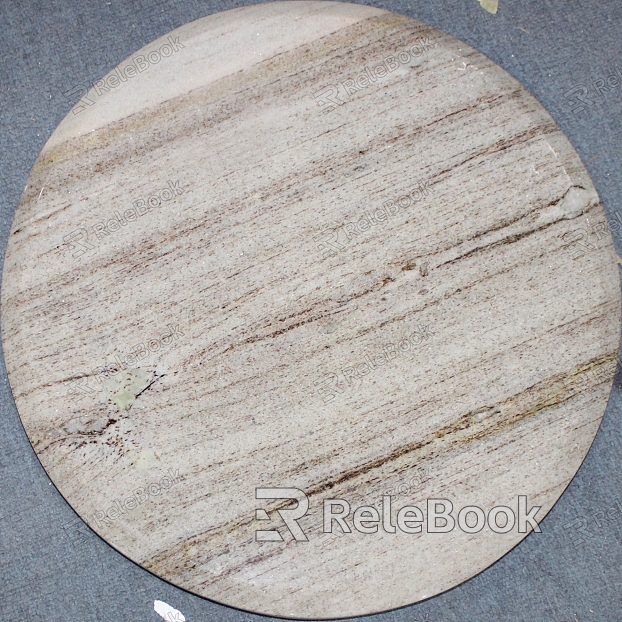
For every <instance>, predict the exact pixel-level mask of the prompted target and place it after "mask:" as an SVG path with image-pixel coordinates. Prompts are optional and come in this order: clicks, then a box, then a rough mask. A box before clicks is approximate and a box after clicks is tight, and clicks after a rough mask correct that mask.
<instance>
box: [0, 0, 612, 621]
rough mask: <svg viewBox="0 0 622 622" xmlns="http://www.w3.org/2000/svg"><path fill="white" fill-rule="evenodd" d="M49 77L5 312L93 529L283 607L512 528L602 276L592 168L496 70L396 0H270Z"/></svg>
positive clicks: (602, 363)
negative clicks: (45, 130)
mask: <svg viewBox="0 0 622 622" xmlns="http://www.w3.org/2000/svg"><path fill="white" fill-rule="evenodd" d="M74 97H75V98H76V104H75V107H74V108H73V109H72V111H71V112H70V113H69V114H68V116H67V117H66V119H65V120H64V121H63V122H62V123H61V125H60V126H59V127H58V129H57V130H56V132H55V133H54V134H53V135H52V137H51V138H50V140H49V141H48V143H47V144H46V146H45V148H44V149H43V151H42V153H41V155H40V157H39V159H38V160H37V162H36V164H35V166H34V168H33V170H32V173H31V175H30V178H29V180H28V185H27V187H26V189H25V191H24V194H23V196H22V199H21V202H20V205H19V208H18V210H17V213H16V216H15V221H14V224H13V228H12V231H11V236H10V240H9V245H8V250H7V256H6V263H5V271H4V276H3V289H2V315H3V318H2V319H3V342H4V352H5V357H6V362H7V368H8V372H9V378H10V382H11V387H12V389H13V394H14V396H15V402H16V404H17V408H18V410H19V413H20V416H21V418H22V421H23V423H24V427H25V429H26V431H27V433H28V436H29V438H30V440H31V442H32V445H33V447H34V449H35V451H36V452H37V455H38V456H39V458H40V460H41V462H42V464H43V466H44V467H45V469H46V470H47V472H48V473H49V475H50V477H51V478H52V480H53V481H54V483H55V484H56V486H57V487H58V489H59V490H60V491H61V493H62V494H63V495H64V496H65V498H66V499H67V500H68V501H69V503H70V504H71V505H72V507H73V508H75V510H76V511H77V512H78V513H79V514H80V516H81V517H82V518H83V519H84V520H85V521H86V522H87V523H88V524H89V525H90V526H91V527H92V528H93V529H94V530H95V531H96V532H97V533H98V534H100V535H101V537H102V538H104V539H105V540H106V541H107V542H109V543H110V544H111V545H112V546H114V547H115V548H116V549H118V550H119V551H121V552H122V553H124V554H125V555H127V556H128V557H129V558H130V559H132V560H134V561H135V562H137V563H138V564H140V565H141V566H143V567H144V568H146V569H148V570H150V571H152V572H154V573H155V574H157V575H159V576H160V577H163V578H164V579H167V580H168V581H171V582H172V583H174V584H175V585H178V586H180V587H182V588H185V589H187V590H190V591H192V592H194V593H196V594H199V595H201V596H205V597H208V598H211V599H214V600H216V601H218V602H221V603H225V604H227V605H232V606H235V607H240V608H242V609H245V610H251V611H255V612H259V613H263V614H270V615H276V616H284V617H295V618H305V619H312V618H333V617H344V616H356V615H362V614H368V613H373V612H378V611H383V610H387V609H391V608H394V607H399V606H403V605H407V604H409V603H414V602H416V601H419V600H421V599H424V598H427V597H430V596H433V595H435V594H438V593H439V592H442V591H444V590H447V589H449V588H451V587H453V586H455V585H457V584H459V583H460V582H462V581H464V580H466V579H468V578H469V577H472V576H473V575H475V574H476V573H478V572H480V571H481V570H483V569H484V568H486V567H487V566H489V565H490V564H492V563H493V562H494V561H496V560H497V559H499V558H500V557H501V556H502V555H504V554H505V553H506V552H507V551H509V550H510V549H511V548H512V547H514V546H515V545H516V544H517V543H518V542H520V540H521V539H522V538H524V537H525V536H526V535H527V533H529V532H531V531H532V530H539V529H540V527H539V521H541V520H542V518H543V517H544V516H545V515H546V513H547V512H548V511H549V510H550V508H551V507H552V505H553V504H554V503H555V501H556V500H557V499H558V498H559V496H560V495H561V494H562V492H563V490H564V489H565V487H566V486H567V485H568V483H569V482H570V480H571V479H572V477H573V475H574V474H575V472H576V471H577V469H578V468H579V466H580V464H581V462H582V460H583V458H584V457H585V454H586V452H587V450H588V448H589V446H590V444H591V442H592V440H593V438H594V435H595V434H596V431H597V429H598V426H599V423H600V420H601V418H602V415H603V412H604V409H605V405H606V402H607V397H608V394H609V390H610V388H611V383H612V378H613V373H614V370H615V365H616V352H617V347H618V341H619V309H620V294H619V287H618V274H617V267H616V262H615V256H614V254H613V247H612V242H611V238H610V235H609V233H608V230H607V228H606V221H605V216H604V213H603V209H602V207H601V205H600V203H599V199H598V196H597V194H596V191H595V189H594V187H593V185H592V183H591V182H590V179H589V178H588V175H587V173H586V171H585V169H584V167H583V166H582V164H581V162H580V160H579V158H578V156H577V154H576V153H575V151H574V150H573V149H572V147H571V146H570V144H569V143H568V141H567V140H566V138H565V137H564V136H563V135H562V133H561V131H560V129H559V128H558V127H557V125H556V124H555V123H554V122H553V120H552V119H551V117H550V116H549V115H548V114H547V113H546V112H545V111H544V110H543V109H542V107H541V106H540V105H539V104H538V103H537V102H536V101H535V100H534V98H533V97H531V96H530V95H529V94H528V93H527V92H526V91H525V90H524V89H523V88H522V87H521V86H520V85H519V84H518V83H517V82H516V81H515V80H514V79H513V78H511V77H510V76H509V75H508V74H507V73H505V72H504V71H503V70H502V69H500V68H499V67H498V66H496V65H495V64H493V63H492V62H491V61H490V60H489V59H487V58H486V57H484V56H483V55H482V54H480V53H478V52H476V51H475V50H473V49H472V48H470V47H468V46H466V45H465V44H463V43H461V42H460V41H457V40H456V39H453V38H452V37H450V36H448V35H446V34H444V33H442V32H439V31H438V30H435V29H433V28H431V27H429V26H427V25H425V24H422V23H420V22H416V21H413V20H411V19H407V18H405V17H402V16H399V15H395V14H392V13H388V12H386V11H382V10H378V9H375V8H370V7H366V6H358V5H353V4H343V3H332V2H284V3H271V4H263V5H258V6H252V7H247V8H242V9H236V10H233V11H227V12H225V13H220V14H217V15H212V16H210V17H206V18H204V19H200V20H198V21H196V22H193V23H191V24H188V25H186V26H184V27H182V28H180V29H178V30H177V31H175V32H173V33H171V34H170V35H167V36H165V37H162V38H161V39H159V40H158V41H155V42H154V43H152V44H150V45H148V46H147V47H145V48H144V49H143V50H141V51H140V52H137V53H136V54H135V55H133V56H132V57H130V58H128V59H127V60H126V61H124V62H123V63H121V64H120V65H119V67H118V68H116V69H115V70H114V71H112V72H111V73H110V74H108V75H107V76H106V77H105V78H103V79H102V80H100V81H98V82H97V83H96V84H95V85H93V87H92V88H91V89H89V90H88V92H87V89H81V88H78V89H77V90H75V92H74ZM78 98H80V99H79V101H78ZM273 489H281V490H273ZM282 489H286V490H282ZM294 499H296V500H294ZM432 499H443V500H446V501H443V502H430V500H432ZM330 500H343V502H341V501H334V502H332V504H331V503H330ZM389 503H390V504H391V505H390V508H389ZM307 504H308V507H307ZM325 506H326V510H324V508H325ZM469 506H472V507H470V510H469ZM499 506H503V507H504V508H505V509H503V508H502V509H494V508H498V507H499ZM361 507H367V509H363V510H360V509H359V508H361ZM414 507H416V508H418V509H413V508H414ZM465 507H466V508H467V510H463V508H465ZM348 508H349V512H348ZM404 508H406V509H404ZM408 508H411V509H408ZM538 508H539V509H538ZM443 509H446V510H448V511H450V516H451V518H448V519H447V520H444V519H442V518H441V517H434V516H433V512H434V511H436V512H437V513H438V512H440V513H442V512H441V511H442V510H443ZM287 510H290V511H289V512H288V511H287ZM305 510H307V511H306V513H305ZM330 512H332V513H333V514H336V515H338V516H341V514H343V515H344V516H345V518H343V519H342V521H343V522H340V521H339V520H330V516H329V513H330ZM419 512H420V513H419ZM303 514H304V515H303ZM299 515H302V516H301V518H298V519H296V517H297V516H299ZM327 518H328V521H327V525H326V527H327V529H326V531H324V523H325V521H326V519H327ZM481 520H483V521H484V522H483V523H482V522H481ZM452 521H453V524H452ZM444 526H447V528H446V529H443V527H444ZM452 526H453V529H448V528H451V527H452ZM328 528H332V533H331V532H330V531H329V529H328ZM417 528H419V530H418V529H417ZM532 537H539V536H538V534H533V536H532Z"/></svg>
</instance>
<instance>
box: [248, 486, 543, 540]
mask: <svg viewBox="0 0 622 622" xmlns="http://www.w3.org/2000/svg"><path fill="white" fill-rule="evenodd" d="M255 498H256V499H292V500H294V501H297V502H298V505H297V507H295V508H293V509H288V510H280V509H279V510H277V512H278V514H279V516H280V517H281V519H282V520H283V522H284V523H285V526H286V527H287V529H288V530H289V532H290V534H291V535H292V537H293V538H294V540H296V541H298V542H308V541H309V538H308V537H307V535H306V534H305V532H304V531H303V530H302V527H301V526H300V525H299V524H298V521H299V520H300V519H301V518H302V517H303V516H305V515H306V513H307V512H308V510H309V497H307V495H306V494H305V493H304V492H303V491H302V490H300V489H299V488H257V489H255ZM391 504H392V499H391V496H390V495H383V496H382V506H381V509H380V511H378V509H377V508H376V507H374V506H373V505H363V506H361V507H359V508H357V509H356V510H354V512H352V511H351V508H350V504H349V503H348V502H347V501H346V500H345V499H325V500H324V507H323V517H324V525H323V532H324V533H333V527H334V526H335V524H336V525H337V526H338V528H339V529H340V530H341V531H342V532H343V533H344V534H348V533H352V528H354V530H355V531H357V532H359V533H363V534H374V533H378V532H379V531H381V530H382V531H384V532H386V533H396V532H397V531H401V532H403V533H407V534H418V533H423V531H424V529H423V525H424V524H425V532H426V533H449V532H450V531H453V530H454V529H455V528H456V525H457V526H458V527H459V529H461V530H462V531H463V532H465V533H469V534H473V533H479V532H480V531H482V529H484V527H485V526H486V525H488V529H490V530H491V531H493V532H494V533H498V534H504V533H508V532H510V531H512V530H513V529H514V528H515V527H516V528H517V529H518V533H527V525H528V524H529V525H530V526H531V528H532V529H533V531H535V532H536V533H541V531H540V527H539V525H538V523H537V521H536V514H537V513H538V511H539V510H540V508H541V506H539V505H535V506H533V507H532V508H531V509H530V510H529V511H527V497H526V496H525V495H519V496H518V499H517V511H516V512H515V511H514V508H511V507H509V506H506V505H497V506H495V507H493V508H491V509H490V510H489V511H488V512H485V511H484V510H483V509H482V508H480V507H478V506H476V505H467V506H464V507H463V508H461V509H460V511H459V512H458V514H457V516H454V514H453V512H454V505H453V503H452V502H451V501H450V500H449V499H428V500H427V503H426V514H425V515H424V513H423V511H422V510H421V509H420V508H419V507H417V506H416V505H406V506H404V507H402V508H400V509H399V511H398V512H397V514H396V517H395V519H394V518H393V515H394V512H393V509H392V507H391ZM350 514H352V517H351V518H349V517H350ZM255 519H256V520H260V521H268V520H271V519H270V516H269V515H268V513H267V512H266V511H265V510H264V509H261V508H259V509H257V510H256V511H255ZM348 519H349V522H348ZM255 539H256V540H257V542H282V541H283V536H282V535H281V533H280V532H279V531H277V530H276V529H270V530H256V532H255Z"/></svg>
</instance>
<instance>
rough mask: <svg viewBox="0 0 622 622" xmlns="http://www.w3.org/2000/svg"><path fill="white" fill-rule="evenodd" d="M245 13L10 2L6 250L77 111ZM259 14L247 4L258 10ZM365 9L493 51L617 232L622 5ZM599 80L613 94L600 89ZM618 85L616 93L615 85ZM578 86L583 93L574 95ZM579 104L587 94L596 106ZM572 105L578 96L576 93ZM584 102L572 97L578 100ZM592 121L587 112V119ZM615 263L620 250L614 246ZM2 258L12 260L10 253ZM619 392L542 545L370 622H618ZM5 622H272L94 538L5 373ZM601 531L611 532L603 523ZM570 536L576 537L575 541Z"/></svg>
mask: <svg viewBox="0 0 622 622" xmlns="http://www.w3.org/2000/svg"><path fill="white" fill-rule="evenodd" d="M244 4H247V3H246V2H233V1H232V2H226V1H221V2H219V1H209V0H156V1H155V2H150V1H148V0H125V1H123V0H111V1H106V0H96V1H93V0H88V1H79V0H63V1H61V0H47V1H46V2H43V1H41V0H31V1H29V2H27V1H26V0H17V1H15V0H0V18H1V21H2V24H3V36H2V46H1V50H2V60H1V62H0V118H1V119H2V132H1V134H0V162H1V170H2V176H1V178H0V244H1V245H2V248H3V249H5V248H6V243H7V239H8V235H9V230H10V225H11V221H12V218H13V214H14V211H15V208H16V206H17V204H18V202H19V198H20V194H21V192H22V190H23V189H24V186H25V184H26V180H27V178H28V174H29V171H30V169H31V167H32V166H33V164H34V162H35V160H36V158H37V156H38V154H39V152H40V150H41V148H42V147H43V145H44V144H45V142H46V140H47V139H48V138H49V136H50V134H51V133H52V132H53V131H54V129H55V128H56V126H57V125H58V123H60V121H61V120H62V119H63V117H64V116H65V115H66V114H67V113H68V112H69V111H70V108H71V104H72V103H73V102H71V101H68V100H67V98H66V97H65V96H64V95H63V93H66V92H67V91H68V90H70V89H72V88H73V87H75V86H78V85H81V84H83V85H89V84H92V83H93V82H94V81H95V80H97V79H99V78H100V77H101V76H103V75H105V74H106V73H107V72H108V71H109V70H110V69H112V68H113V67H114V66H115V65H117V64H118V63H119V62H120V61H122V60H123V59H125V58H126V57H127V56H129V55H130V54H131V53H133V52H135V51H136V50H138V49H139V48H141V47H142V46H144V45H146V44H147V43H149V42H150V41H152V40H154V39H156V38H157V37H160V36H161V35H163V34H165V33H166V32H168V31H169V30H171V29H173V28H176V27H178V26H181V25H182V24H184V23H186V22H189V21H192V20H194V19H197V18H199V17H203V16H205V15H209V14H212V13H216V12H219V11H223V10H226V9H231V8H235V7H238V6H243V5H244ZM249 4H250V3H249ZM368 4H370V5H373V6H377V7H381V8H385V9H389V10H393V11H396V12H398V13H402V14H404V15H408V16H410V17H414V18H416V19H419V20H422V21H424V22H427V23H429V24H431V25H433V26H435V27H437V28H440V29H441V30H443V31H445V32H447V33H449V34H452V35H454V36H455V37H458V38H459V39H461V40H463V41H465V42H466V43H468V44H469V45H471V46H473V47H475V48H476V49H478V50H479V51H481V52H483V53H484V54H486V55H487V56H489V57H490V58H491V59H493V60H494V61H495V62H497V63H498V64H499V65H501V66H502V67H503V68H504V69H506V70H507V71H508V72H509V73H510V74H512V75H513V76H514V77H515V78H516V79H517V80H519V81H520V82H521V83H522V84H523V85H524V86H525V87H526V88H527V89H528V90H529V91H530V92H531V93H532V94H533V95H534V96H535V97H536V98H537V99H538V100H539V101H540V102H541V103H542V104H543V105H544V107H545V108H546V109H547V110H548V111H549V113H550V114H551V115H552V116H553V118H554V119H555V120H556V121H557V123H558V124H559V125H560V127H561V128H562V129H563V131H564V132H565V133H566V135H567V136H568V138H569V139H570V141H571V143H572V144H573V145H574V147H575V148H576V150H577V151H578V153H579V155H580V156H581V158H582V159H583V162H584V163H585V164H586V166H587V169H588V171H589V173H590V175H591V177H592V180H593V182H594V184H595V186H596V188H597V190H598V192H599V194H600V197H601V199H602V201H603V204H604V206H605V209H606V211H607V214H608V217H609V218H611V217H613V215H614V213H615V212H616V211H618V210H620V213H621V217H622V204H621V198H622V167H621V166H620V163H621V156H622V84H619V85H618V86H610V87H609V89H608V90H607V91H605V90H602V89H601V90H600V92H598V90H597V89H596V88H595V86H594V84H593V83H594V82H596V83H597V85H599V84H604V85H606V82H607V78H608V77H609V76H610V75H612V74H614V72H615V69H616V67H617V66H618V65H622V37H621V36H620V33H621V26H622V2H620V1H619V0H603V1H602V2H594V1H590V0H566V1H565V2H562V1H561V0H557V1H555V0H522V1H518V0H499V4H500V7H499V11H498V13H497V14H496V15H491V14H490V13H487V12H486V11H484V10H483V9H482V8H481V7H480V5H479V3H478V1H477V0H426V1H425V2H423V1H420V0H410V1H408V0H395V1H388V0H387V1H382V2H369V3H368ZM599 80H604V82H603V83H600V82H598V81H599ZM613 82H614V81H612V83H611V84H613ZM577 87H578V88H577ZM581 87H585V89H587V95H586V96H584V97H583V99H584V100H585V102H584V103H583V104H582V103H581V101H580V100H578V99H577V98H576V94H579V95H581V94H583V93H585V89H583V88H581ZM569 91H570V93H569ZM573 92H574V95H573ZM579 108H582V110H578V109H579ZM614 238H615V242H616V247H617V249H618V254H619V255H622V240H621V239H620V234H619V233H614ZM2 256H4V252H3V253H2ZM620 380H621V378H620V377H619V376H618V377H617V378H616V382H615V384H614V387H613V391H612V394H611V398H610V401H609V405H608V407H607V412H606V414H605V418H604V421H603V423H602V426H601V428H600V431H599V432H598V435H597V437H596V440H595V442H594V444H593V446H592V449H591V450H590V452H589V454H588V456H587V459H586V460H585V462H584V464H583V466H582V467H581V469H580V471H579V473H578V474H577V476H576V477H575V478H574V480H573V481H572V483H571V484H570V486H569V487H568V489H567V490H566V492H565V493H564V494H563V496H562V497H561V499H560V500H559V502H558V503H557V505H556V506H555V507H554V508H553V510H552V511H551V512H550V514H549V515H548V516H547V518H546V519H545V520H544V521H543V523H542V525H541V527H542V533H541V534H531V535H530V536H529V537H528V538H526V540H524V541H523V542H522V543H521V544H520V545H519V546H517V547H516V548H515V549H514V550H512V551H511V552H510V553H508V554H507V555H506V556H505V557H504V558H502V559H501V560H499V561H498V562H497V563H496V564H494V565H493V566H491V567H490V568H488V569H487V570H486V571H484V572H482V573H481V574H479V575H477V576H476V577H474V578H473V579H471V580H470V581H467V582H466V583H464V584H462V585H460V586H458V587H456V588H454V589H453V590H450V591H449V592H446V593H444V594H441V595H439V596H437V597H435V598H432V599H430V600H427V601H425V602H422V603H419V604H417V605H414V606H412V607H407V608H403V609H399V610H396V611H391V612H388V613H384V614H379V615H376V616H370V617H369V619H370V620H371V619H372V618H373V620H374V622H375V621H376V620H377V621H378V622H380V621H382V622H385V621H386V622H389V621H391V622H417V621H419V622H424V621H426V622H496V621H505V620H508V621H510V620H511V621H512V622H521V621H524V622H540V621H542V622H545V621H546V622H587V621H596V620H599V621H603V622H616V621H622V513H618V515H617V517H615V518H611V517H612V516H614V515H615V512H610V513H608V510H609V509H610V508H612V507H615V504H616V501H617V502H618V503H622V490H621V484H622V469H621V468H620V465H621V463H622V461H621V458H622V426H621V422H622V396H621V394H620V393H621V385H620ZM0 408H1V411H0V621H1V622H10V621H15V622H17V621H19V622H30V621H39V620H40V621H45V622H56V621H58V622H61V621H62V622H68V621H75V622H91V621H101V622H104V621H114V622H117V621H118V622H121V621H126V620H128V621H131V622H142V621H152V622H156V621H161V620H162V618H160V617H159V616H158V615H157V614H156V613H155V612H154V610H153V603H154V600H163V601H165V602H167V603H169V604H171V605H172V606H174V607H176V608H177V609H179V610H180V611H181V612H182V613H183V614H184V616H185V618H186V620H188V622H211V621H215V620H218V621H219V622H225V621H226V622H233V621H236V622H237V621H243V620H245V621H246V620H251V619H256V620H265V619H266V618H263V617H262V616H257V615H253V614H250V613H246V612H242V611H238V610H235V609H231V608H228V607H225V606H221V605H218V604H216V603H213V602H210V601H207V600H204V599H202V598H199V597H197V596H194V595H192V594H189V593H186V592H184V591H182V590H179V589H177V588H175V587H173V586H172V585H169V584H168V583H166V582H164V581H162V580H160V579H158V578H157V577H155V576H153V575H151V574H150V573H148V572H146V571H145V570H143V569H142V568H140V567H138V566H136V565H135V564H134V563H132V562H131V561H129V560H128V559H126V558H125V557H123V556H122V555H121V554H119V553H118V552H116V551H115V550H114V549H112V548H111V547H110V546H109V545H107V544H106V543H105V542H104V541H103V540H101V539H100V538H99V537H98V536H96V535H95V534H94V533H93V532H91V531H90V530H89V528H88V527H86V525H84V524H83V523H82V521H81V520H80V519H79V517H78V516H77V515H76V514H75V513H74V512H73V510H72V509H71V508H70V507H69V505H68V504H67V503H66V502H65V500H64V499H63V497H62V496H61V495H60V494H59V493H58V491H57V490H56V488H55V487H54V485H53V484H52V483H51V482H50V480H49V478H48V477H47V475H46V473H45V471H44V470H43V468H42V467H41V465H40V463H39V461H38V460H37V458H36V456H35V454H34V452H33V451H32V448H31V446H30V443H29V442H28V439H27V437H26V434H25V433H24V429H23V427H22V424H21V422H20V419H19V416H18V414H17V411H16V409H15V404H14V402H13V397H12V395H11V390H10V387H9V384H8V381H7V377H6V370H5V368H4V362H3V359H0ZM603 516H604V518H603ZM569 525H570V526H569Z"/></svg>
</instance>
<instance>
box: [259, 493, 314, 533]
mask: <svg viewBox="0 0 622 622" xmlns="http://www.w3.org/2000/svg"><path fill="white" fill-rule="evenodd" d="M255 499H294V500H295V501H298V505H297V506H296V507H295V508H294V509H293V510H277V512H278V513H279V515H280V516H281V518H282V519H283V522H284V523H285V526H286V527H287V528H288V529H289V532H290V533H291V534H292V536H293V537H294V540H296V541H298V542H308V541H309V538H307V536H306V535H305V533H304V531H303V530H302V529H301V528H300V525H299V524H298V522H297V521H298V519H299V518H302V517H303V516H304V515H305V514H306V513H307V511H308V510H309V498H308V497H307V495H305V493H304V492H303V491H302V490H300V488H255ZM255 518H256V519H257V520H270V517H269V516H268V513H267V512H266V511H265V510H264V509H262V508H259V509H257V510H255ZM255 539H256V540H257V542H282V541H283V536H281V534H280V533H279V532H278V531H277V530H276V529H269V530H261V529H258V530H257V531H256V532H255Z"/></svg>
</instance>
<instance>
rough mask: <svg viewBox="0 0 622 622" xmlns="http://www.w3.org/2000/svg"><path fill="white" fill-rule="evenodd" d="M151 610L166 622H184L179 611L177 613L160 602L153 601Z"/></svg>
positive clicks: (173, 608)
mask: <svg viewBox="0 0 622 622" xmlns="http://www.w3.org/2000/svg"><path fill="white" fill-rule="evenodd" d="M153 609H154V611H155V612H156V613H157V614H158V615H159V616H161V617H162V618H164V619H165V620H166V622H186V618H184V614H183V613H182V612H181V611H177V609H175V607H171V606H170V605H168V604H167V603H165V602H164V601H162V600H154V601H153Z"/></svg>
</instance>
